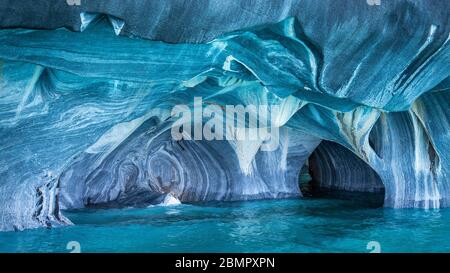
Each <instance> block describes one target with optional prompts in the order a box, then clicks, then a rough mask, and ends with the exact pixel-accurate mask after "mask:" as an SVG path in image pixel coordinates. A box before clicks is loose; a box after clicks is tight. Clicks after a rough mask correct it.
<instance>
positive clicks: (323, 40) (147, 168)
mask: <svg viewBox="0 0 450 273" xmlns="http://www.w3.org/2000/svg"><path fill="white" fill-rule="evenodd" d="M187 2H189V4H187ZM338 2H339V1H331V0H330V1H306V0H298V1H295V0H291V1H256V0H255V1H215V0H212V1H206V0H205V1H195V3H192V1H126V2H125V1H83V0H81V5H79V6H78V5H73V6H71V5H67V3H65V1H31V0H26V1H21V2H20V3H19V2H17V1H9V0H6V1H2V2H1V3H0V14H1V15H2V16H0V27H1V28H2V29H0V88H1V89H0V90H1V93H0V149H1V153H0V177H1V179H0V219H1V222H0V230H14V229H16V230H18V229H24V228H33V227H40V226H57V225H65V224H70V220H68V219H66V218H65V217H64V215H63V213H61V209H73V208H83V207H107V208H109V207H124V206H148V205H152V204H159V203H173V202H177V201H178V200H180V201H181V202H199V201H213V200H215V201H231V200H248V199H260V198H285V197H298V196H301V192H300V189H299V186H298V176H299V173H300V170H301V168H302V166H303V164H304V163H305V162H306V160H307V159H308V157H310V155H311V154H312V153H313V152H314V150H315V149H316V147H318V145H319V144H320V142H321V141H322V140H325V141H324V142H323V143H322V144H321V145H320V146H319V148H318V149H317V151H316V152H315V154H314V155H313V158H311V159H313V161H314V164H313V165H314V169H315V173H316V174H319V175H318V176H317V177H319V178H320V180H321V183H322V184H323V185H330V187H339V188H343V189H346V190H359V191H373V190H376V189H380V188H384V190H385V204H384V205H385V206H389V207H395V208H405V207H422V208H439V207H446V206H448V205H449V201H448V200H449V197H450V189H449V186H450V184H449V183H450V179H449V176H450V160H449V159H450V158H449V157H450V153H449V148H448V147H449V144H450V135H449V133H448V132H449V126H450V124H449V121H450V105H449V104H450V93H449V86H450V81H449V69H448V64H449V63H450V48H449V24H448V18H450V16H449V15H450V14H449V11H450V8H449V2H448V1H445V0H442V1H433V4H432V5H431V4H429V1H425V0H423V1H408V0H404V1H384V2H383V4H382V5H380V6H369V5H367V4H366V3H365V1H346V2H345V3H344V4H342V3H338ZM385 2H386V3H385ZM230 18H233V20H230ZM195 97H202V98H203V99H204V102H205V103H206V104H208V105H215V106H217V107H218V108H219V109H223V108H224V106H225V105H243V106H248V105H257V106H258V105H266V106H275V105H276V106H280V111H278V112H277V113H275V116H274V119H273V120H272V124H271V126H273V127H275V128H277V129H278V130H279V138H278V140H277V141H278V142H277V144H278V145H277V149H274V150H272V151H263V150H262V149H261V145H262V142H261V141H250V140H237V139H229V140H222V141H220V140H214V141H207V140H181V141H176V140H174V139H173V138H171V134H170V128H171V126H172V124H173V122H175V120H174V117H173V116H171V110H172V109H173V107H174V106H175V105H180V104H184V105H187V106H188V107H191V108H192V103H193V101H194V98H195ZM251 115H254V114H252V113H250V116H251ZM258 124H259V123H256V125H255V124H253V125H249V126H253V128H252V129H258ZM201 125H204V124H203V123H202V124H201ZM324 143H325V144H324ZM310 162H311V161H310ZM362 180H363V181H362Z"/></svg>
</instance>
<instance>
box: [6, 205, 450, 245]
mask: <svg viewBox="0 0 450 273" xmlns="http://www.w3.org/2000/svg"><path fill="white" fill-rule="evenodd" d="M65 214H66V215H67V216H68V217H69V218H70V219H71V220H72V221H73V222H74V223H75V225H74V226H69V227H62V228H54V229H35V230H26V231H23V232H4V233H0V252H69V250H67V249H66V246H67V243H68V242H69V241H77V242H79V243H80V246H81V252H369V250H367V244H368V243H369V241H377V242H379V243H380V247H381V252H449V251H450V210H449V209H442V210H428V211H427V210H419V209H402V210H394V209H386V208H376V207H373V206H371V205H367V204H362V203H360V202H357V201H349V200H347V201H346V200H335V199H301V200H299V199H288V200H267V201H266V200H264V201H250V202H232V203H215V204H205V205H179V206H169V207H151V208H145V209H114V210H83V211H77V212H66V213H65Z"/></svg>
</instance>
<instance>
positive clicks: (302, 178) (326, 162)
mask: <svg viewBox="0 0 450 273" xmlns="http://www.w3.org/2000/svg"><path fill="white" fill-rule="evenodd" d="M299 185H300V190H301V192H302V194H303V196H304V197H305V198H329V199H342V200H350V201H354V202H356V203H358V204H359V205H362V206H369V207H381V206H383V204H384V185H383V183H382V180H381V178H380V177H379V176H378V174H377V173H376V172H375V171H374V170H373V169H372V168H371V167H370V166H369V165H368V164H367V163H365V162H364V161H363V160H362V159H360V158H359V157H357V156H356V155H355V154H354V153H353V152H351V151H349V150H348V149H347V148H345V147H343V146H341V145H340V144H337V143H334V142H330V141H325V140H324V141H322V143H321V144H320V145H319V146H318V147H317V148H316V149H315V150H314V152H313V153H312V154H311V156H310V157H309V159H308V160H307V162H306V163H305V165H304V166H303V168H302V170H301V172H300V175H299Z"/></svg>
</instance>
